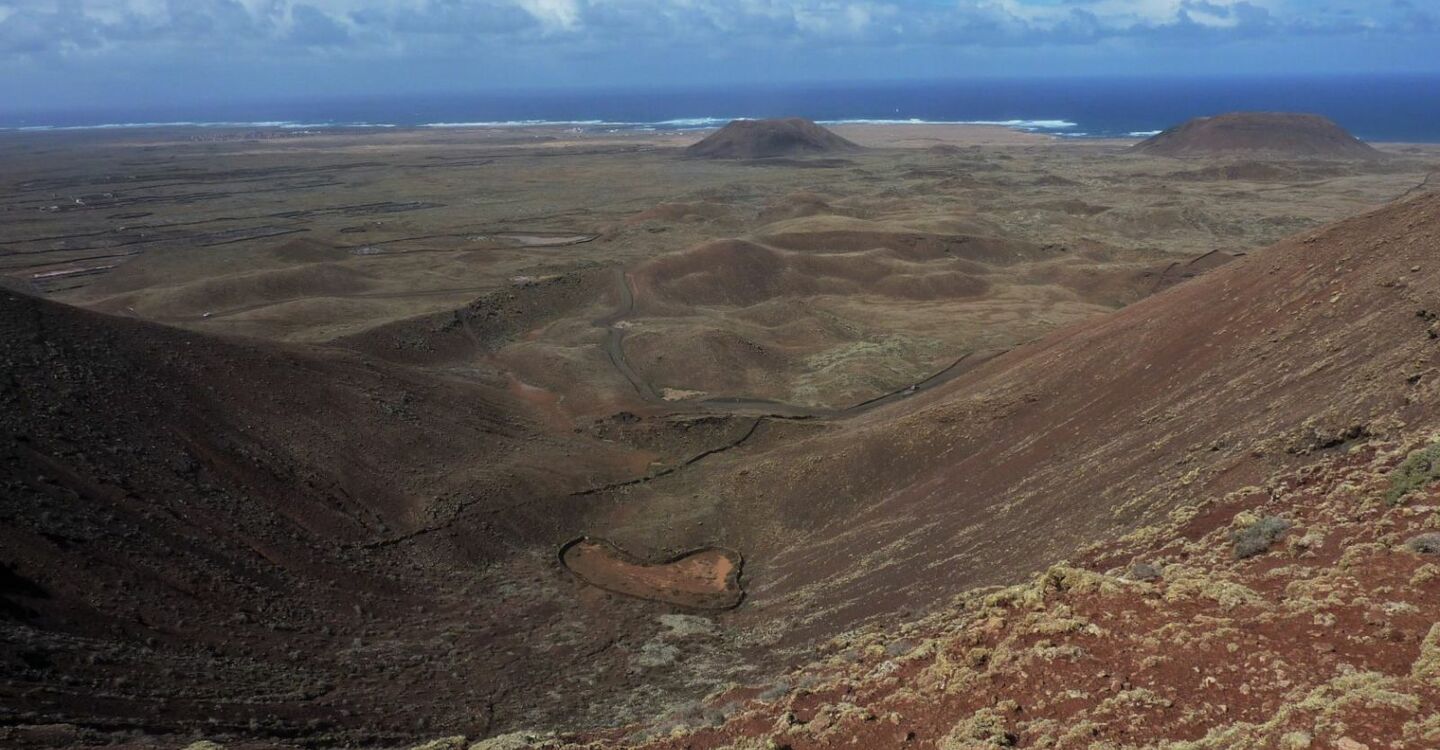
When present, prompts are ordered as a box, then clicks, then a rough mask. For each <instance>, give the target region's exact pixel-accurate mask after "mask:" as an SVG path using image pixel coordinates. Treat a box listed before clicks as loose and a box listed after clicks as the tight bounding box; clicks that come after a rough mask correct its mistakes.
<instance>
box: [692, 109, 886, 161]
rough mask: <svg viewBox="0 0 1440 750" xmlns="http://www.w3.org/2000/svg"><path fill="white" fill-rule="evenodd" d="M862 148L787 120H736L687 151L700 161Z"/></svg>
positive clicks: (806, 123) (813, 126)
mask: <svg viewBox="0 0 1440 750" xmlns="http://www.w3.org/2000/svg"><path fill="white" fill-rule="evenodd" d="M859 150H860V146H859V145H857V144H855V143H852V142H850V141H848V140H846V139H844V138H841V137H840V136H838V135H835V134H834V133H832V132H830V131H829V130H826V129H825V128H823V127H821V126H819V125H816V124H815V123H813V122H811V121H809V120H803V119H800V118H798V117H791V118H788V119H784V120H735V121H733V122H731V123H730V124H728V125H726V126H725V127H723V128H720V129H719V130H717V131H715V132H714V133H711V134H710V135H709V136H707V137H706V138H705V139H704V140H702V141H700V142H699V143H696V144H695V145H693V146H690V147H689V148H687V149H685V155H686V156H690V157H694V158H700V159H767V158H772V157H779V156H809V155H813V154H837V153H848V152H852V151H859Z"/></svg>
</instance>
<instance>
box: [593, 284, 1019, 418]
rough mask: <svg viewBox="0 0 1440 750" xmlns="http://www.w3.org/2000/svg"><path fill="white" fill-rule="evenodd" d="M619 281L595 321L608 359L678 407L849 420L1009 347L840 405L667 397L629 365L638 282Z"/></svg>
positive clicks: (652, 398) (640, 389) (633, 382)
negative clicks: (628, 324)
mask: <svg viewBox="0 0 1440 750" xmlns="http://www.w3.org/2000/svg"><path fill="white" fill-rule="evenodd" d="M615 281H616V290H617V291H618V293H619V300H620V302H619V304H618V305H617V306H616V307H615V310H614V312H611V313H610V314H609V315H606V316H605V317H603V318H599V319H597V320H595V321H594V325H595V326H596V327H599V328H605V329H606V335H605V354H606V356H607V357H609V358H610V363H611V364H612V365H614V367H615V369H616V370H617V371H618V372H619V373H620V374H621V375H622V376H623V377H624V378H625V380H626V381H628V382H629V383H630V386H631V387H632V388H634V389H635V392H636V393H637V394H639V396H640V398H641V399H643V400H645V401H647V402H649V403H663V404H669V405H672V406H675V407H677V409H678V410H684V411H694V412H700V413H705V414H729V415H736V416H758V417H775V418H783V419H845V418H848V417H853V416H857V415H859V414H863V413H865V412H867V411H870V410H871V409H875V408H878V407H881V406H884V405H886V404H890V403H894V402H896V401H899V400H901V399H905V398H909V397H910V396H913V395H915V394H917V393H920V392H922V391H926V390H929V389H931V388H934V387H935V386H937V385H941V384H942V383H946V382H948V381H950V380H952V379H954V378H955V377H956V376H958V375H960V374H962V373H964V372H966V371H968V370H970V369H971V368H973V367H975V366H977V365H979V364H981V363H983V362H985V361H986V360H989V359H991V358H993V357H995V356H997V355H999V354H1002V353H1004V352H1005V351H1006V350H1005V349H988V350H981V351H974V352H966V353H964V354H962V355H960V357H959V358H958V359H956V360H955V361H954V362H951V363H950V364H949V365H946V366H945V367H944V368H941V369H940V370H938V371H936V372H935V373H934V374H933V375H931V376H929V377H927V378H925V379H924V380H920V381H918V382H915V383H912V384H910V385H907V386H904V387H902V388H897V389H895V390H893V391H890V392H889V393H883V394H881V395H879V396H876V397H874V398H870V399H866V400H865V401H861V402H859V403H856V404H851V405H850V406H846V407H842V408H838V409H836V408H822V407H813V406H799V405H796V404H787V403H784V402H782V401H772V400H769V399H758V398H743V397H728V396H714V397H711V398H705V399H698V400H695V401H679V402H674V401H666V400H665V399H664V398H663V397H661V395H660V393H659V391H658V390H656V388H655V386H654V385H653V384H652V383H650V382H649V381H647V380H645V378H644V377H642V376H641V375H640V373H638V372H636V371H635V368H634V367H632V366H631V365H630V362H629V360H628V359H626V357H625V334H626V329H625V328H624V327H622V326H620V325H619V324H620V323H621V322H622V321H624V320H626V319H627V318H628V317H629V316H630V315H632V314H633V313H634V312H635V284H634V280H633V279H631V277H630V274H629V273H628V272H626V271H625V270H624V269H620V268H617V269H615Z"/></svg>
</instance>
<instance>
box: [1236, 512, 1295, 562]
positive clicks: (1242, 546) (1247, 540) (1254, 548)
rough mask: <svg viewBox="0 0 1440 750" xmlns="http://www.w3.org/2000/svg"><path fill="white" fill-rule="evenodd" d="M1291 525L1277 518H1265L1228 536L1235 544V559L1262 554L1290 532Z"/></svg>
mask: <svg viewBox="0 0 1440 750" xmlns="http://www.w3.org/2000/svg"><path fill="white" fill-rule="evenodd" d="M1291 525H1292V524H1291V523H1290V522H1289V521H1286V520H1285V519H1283V518H1279V517H1277V516H1266V517H1264V518H1262V519H1260V520H1258V521H1256V522H1255V523H1252V524H1250V525H1249V526H1246V527H1245V528H1243V529H1241V530H1239V531H1237V532H1235V533H1234V534H1231V535H1230V541H1231V542H1233V543H1234V544H1235V559H1236V560H1244V559H1245V558H1247V557H1254V556H1256V555H1259V554H1263V553H1264V552H1265V551H1266V550H1268V549H1270V545H1272V544H1274V543H1275V541H1276V540H1277V539H1279V538H1280V537H1282V536H1284V535H1285V532H1286V531H1289V530H1290V526H1291Z"/></svg>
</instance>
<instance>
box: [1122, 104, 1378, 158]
mask: <svg viewBox="0 0 1440 750" xmlns="http://www.w3.org/2000/svg"><path fill="white" fill-rule="evenodd" d="M1131 150H1132V151H1134V152H1136V153H1141V154H1149V155H1152V156H1176V157H1190V156H1211V157H1213V156H1224V155H1245V156H1256V155H1268V156H1276V157H1284V158H1316V159H1375V158H1379V156H1380V155H1381V154H1380V152H1379V151H1376V150H1375V149H1373V148H1371V147H1370V146H1368V145H1366V144H1365V143H1364V142H1362V141H1361V140H1360V139H1358V138H1356V137H1355V136H1353V135H1351V134H1350V133H1348V132H1346V130H1345V129H1344V128H1342V127H1340V126H1339V125H1337V124H1335V122H1334V121H1332V120H1330V119H1328V118H1326V117H1322V116H1320V115H1309V114H1293V113H1288V112H1232V113H1229V114H1224V115H1216V116H1215V117H1197V118H1195V119H1193V120H1190V121H1188V122H1185V123H1182V124H1180V125H1177V126H1175V127H1173V128H1170V129H1169V130H1166V131H1165V132H1163V133H1160V134H1158V135H1155V136H1153V137H1150V138H1147V139H1145V140H1144V141H1141V142H1140V143H1137V144H1135V146H1134V147H1133V148H1132V149H1131Z"/></svg>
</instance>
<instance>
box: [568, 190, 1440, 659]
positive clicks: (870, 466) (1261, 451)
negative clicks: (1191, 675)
mask: <svg viewBox="0 0 1440 750" xmlns="http://www.w3.org/2000/svg"><path fill="white" fill-rule="evenodd" d="M1437 252H1440V196H1435V195H1427V196H1423V197H1420V198H1417V199H1415V200H1411V201H1408V202H1406V203H1402V204H1398V205H1395V206H1391V207H1388V208H1386V209H1383V210H1381V211H1378V212H1375V213H1373V214H1369V215H1365V216H1361V217H1358V218H1355V219H1352V220H1349V221H1346V222H1342V223H1339V224H1336V225H1332V226H1330V227H1327V228H1324V229H1321V230H1318V231H1315V232H1311V233H1308V234H1305V235H1302V236H1298V237H1296V238H1293V239H1290V240H1287V241H1284V242H1282V243H1279V244H1278V245H1275V246H1273V247H1270V248H1267V249H1265V250H1262V251H1260V252H1257V253H1254V254H1252V255H1249V256H1246V257H1242V258H1239V259H1236V260H1233V261H1231V262H1229V263H1226V264H1225V265H1223V266H1221V267H1219V268H1216V269H1214V270H1212V271H1210V272H1209V273H1206V274H1204V275H1202V276H1200V277H1198V278H1195V279H1192V280H1189V281H1187V282H1184V283H1181V284H1178V285H1177V286H1174V287H1172V288H1170V289H1168V290H1166V291H1164V292H1161V293H1159V294H1157V295H1155V296H1152V297H1150V298H1147V299H1146V300H1143V301H1141V302H1138V303H1136V304H1134V305H1132V306H1130V307H1127V308H1125V309H1123V310H1121V311H1119V312H1117V313H1115V314H1114V315H1110V316H1107V317H1105V318H1103V319H1100V320H1097V321H1090V322H1087V323H1084V324H1081V325H1077V326H1074V327H1070V328H1067V329H1064V330H1061V331H1058V332H1056V333H1054V334H1053V335H1050V336H1048V337H1046V338H1044V339H1042V340H1040V341H1037V342H1034V343H1032V344H1028V345H1025V346H1023V347H1020V348H1018V349H1015V350H1013V351H1011V352H1009V353H1008V354H1005V355H1003V356H1000V357H996V358H994V359H992V360H990V361H988V362H986V363H985V364H983V365H980V366H978V367H976V368H975V369H974V370H971V371H969V372H967V373H966V374H965V376H964V377H961V378H957V379H956V380H954V381H951V382H949V383H947V384H945V385H943V386H940V387H937V388H935V389H933V390H930V391H928V392H925V393H920V394H917V395H915V396H914V397H912V398H910V399H906V400H903V401H901V402H900V403H898V404H894V405H891V406H889V407H886V408H882V409H877V410H874V411H871V412H868V413H865V414H863V415H861V416H857V417H855V418H854V419H851V420H848V421H847V422H845V423H844V424H843V425H841V426H839V427H837V428H836V429H834V430H830V431H826V432H824V433H821V434H817V435H815V436H813V437H810V438H809V439H806V440H803V441H797V442H794V443H790V444H782V445H778V446H776V447H774V448H773V449H771V450H769V451H767V452H765V453H761V454H754V455H748V456H747V455H745V454H743V453H739V454H736V453H730V454H726V455H725V456H720V457H717V458H716V459H715V460H714V461H713V462H712V463H709V464H708V465H707V466H704V467H697V468H696V469H694V470H692V471H691V472H690V473H689V474H688V476H687V475H685V474H681V475H677V476H675V477H673V478H666V479H664V480H659V481H656V482H652V483H649V484H647V485H644V486H640V487H635V488H627V489H626V490H625V491H624V492H623V493H622V494H620V495H617V501H616V504H615V507H616V511H615V513H614V514H613V515H612V516H611V517H610V518H608V519H598V520H600V523H597V524H596V525H595V526H593V527H592V528H591V529H590V530H589V533H593V534H596V535H600V536H604V537H605V538H607V539H612V540H614V541H616V542H617V543H621V544H624V545H626V547H627V548H629V549H636V550H638V549H647V548H654V549H663V548H666V545H669V548H674V547H676V546H686V545H693V546H699V545H701V544H706V543H720V544H724V545H725V546H727V547H730V548H733V549H741V550H744V551H745V556H746V560H747V563H746V569H747V577H748V584H747V606H745V607H741V608H740V609H738V610H736V613H735V617H736V618H738V619H739V620H747V619H748V620H753V621H754V622H756V623H759V622H761V621H762V620H763V621H766V622H770V621H773V620H774V619H775V618H781V617H785V618H794V619H795V621H796V622H797V623H803V625H797V626H795V627H793V628H792V629H791V630H790V631H789V633H788V635H787V639H788V640H787V643H795V644H800V643H804V642H805V641H806V639H807V638H810V637H816V636H819V637H829V636H831V635H834V634H836V633H838V632H842V631H844V630H845V629H846V628H848V627H850V626H852V625H854V624H857V623H861V622H864V621H866V620H867V619H869V618H874V617H891V616H894V613H897V612H903V611H907V610H910V611H913V610H915V609H917V608H925V607H929V606H931V605H932V604H933V603H935V602H940V601H944V600H945V598H946V597H947V596H950V595H954V594H957V593H960V592H963V591H965V590H968V589H971V588H973V587H976V586H983V585H988V584H1006V583H1011V582H1013V581H1015V580H1017V578H1019V577H1021V576H1024V575H1027V574H1028V573H1029V572H1030V571H1034V570H1037V569H1043V568H1044V567H1045V566H1047V565H1049V564H1051V563H1052V562H1053V561H1055V560H1057V559H1064V558H1066V557H1067V556H1069V555H1071V554H1073V552H1074V550H1075V549H1077V548H1078V547H1081V546H1083V545H1085V544H1087V543H1090V542H1093V541H1095V540H1098V539H1106V538H1112V537H1114V536H1116V535H1118V534H1122V533H1124V532H1126V531H1128V530H1131V529H1134V528H1136V527H1137V526H1140V525H1144V524H1152V523H1156V522H1158V521H1159V520H1161V519H1163V518H1164V517H1165V516H1166V514H1167V513H1168V512H1170V511H1171V510H1172V509H1174V508H1177V507H1181V506H1185V505H1191V504H1195V503H1198V502H1201V501H1203V500H1206V499H1208V498H1214V497H1220V496H1223V495H1225V494H1226V493H1229V492H1231V491H1234V490H1237V489H1239V488H1242V487H1245V486H1247V485H1252V484H1256V483H1259V482H1262V481H1263V480H1264V478H1265V477H1268V476H1271V475H1273V474H1274V473H1276V472H1277V471H1283V470H1287V469H1290V468H1293V467H1296V466H1301V465H1304V464H1306V463H1308V462H1310V461H1313V460H1315V456H1316V455H1320V454H1324V453H1325V452H1326V451H1339V450H1343V449H1345V448H1346V447H1347V446H1348V445H1350V444H1351V442H1353V441H1354V440H1356V439H1357V438H1363V437H1373V438H1393V437H1396V436H1403V435H1405V434H1407V432H1408V431H1409V430H1411V429H1420V428H1421V427H1422V426H1425V425H1432V426H1440V406H1437V405H1440V376H1437V375H1436V373H1437V372H1440V347H1437V346H1436V344H1435V341H1436V339H1435V336H1436V335H1440V327H1437V324H1436V320H1437V310H1440V303H1437V302H1436V300H1440V265H1437V264H1436V263H1435V261H1434V258H1435V257H1436V253H1437ZM702 488H703V489H702ZM700 491H703V492H705V493H706V494H707V495H708V496H711V497H716V498H718V499H719V500H718V502H719V503H720V504H721V505H722V506H723V507H724V508H725V519H726V521H725V523H726V524H727V529H726V534H725V535H724V536H723V537H721V538H708V537H706V536H702V535H701V534H700V533H696V534H695V536H694V537H693V538H679V539H677V538H665V539H653V538H652V537H651V536H649V534H650V532H649V531H648V530H647V529H645V528H644V527H641V526H637V525H635V524H634V523H633V522H631V521H630V520H629V519H632V518H643V517H646V516H647V514H650V513H654V514H663V513H666V512H675V511H674V510H672V509H673V508H676V507H680V506H678V505H677V503H678V502H679V501H678V500H676V499H675V498H680V497H690V496H691V495H692V493H697V492H700ZM662 517H663V516H662ZM709 527H710V525H709V524H707V527H706V528H709Z"/></svg>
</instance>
